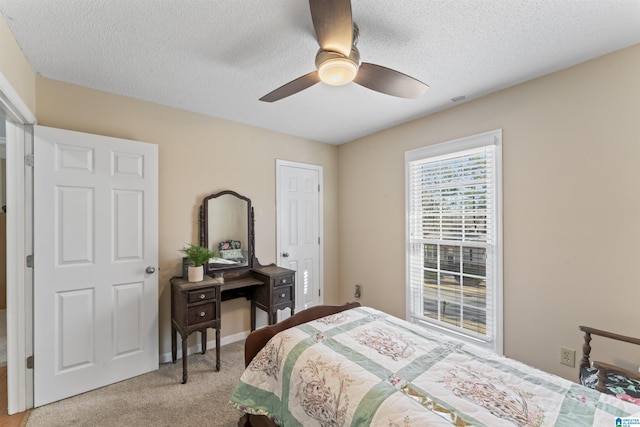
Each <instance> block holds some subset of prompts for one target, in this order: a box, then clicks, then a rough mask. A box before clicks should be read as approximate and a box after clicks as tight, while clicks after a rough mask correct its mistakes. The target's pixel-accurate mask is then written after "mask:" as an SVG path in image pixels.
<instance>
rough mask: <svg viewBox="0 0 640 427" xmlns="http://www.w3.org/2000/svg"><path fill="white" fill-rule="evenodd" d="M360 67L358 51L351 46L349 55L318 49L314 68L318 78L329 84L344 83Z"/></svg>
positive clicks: (351, 78) (347, 81)
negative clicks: (316, 70)
mask: <svg viewBox="0 0 640 427" xmlns="http://www.w3.org/2000/svg"><path fill="white" fill-rule="evenodd" d="M359 67H360V52H359V51H358V49H357V48H356V47H355V46H353V47H352V48H351V53H349V56H344V55H343V54H341V53H339V52H331V51H328V50H322V49H320V50H319V51H318V54H317V55H316V68H317V69H318V74H319V76H320V80H322V81H323V82H325V83H327V84H330V85H335V86H339V85H344V84H347V83H349V82H351V81H353V79H354V78H355V76H356V74H357V73H358V68H359Z"/></svg>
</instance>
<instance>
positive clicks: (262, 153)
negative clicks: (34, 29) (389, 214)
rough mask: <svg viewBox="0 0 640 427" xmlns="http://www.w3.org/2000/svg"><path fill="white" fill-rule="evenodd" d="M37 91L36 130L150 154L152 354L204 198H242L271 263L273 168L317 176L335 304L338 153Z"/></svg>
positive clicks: (243, 327)
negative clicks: (106, 140) (112, 140)
mask: <svg viewBox="0 0 640 427" xmlns="http://www.w3.org/2000/svg"><path fill="white" fill-rule="evenodd" d="M36 86H37V110H36V116H37V118H38V123H39V124H41V125H44V126H51V127H57V128H62V129H70V130H75V131H81V132H88V133H95V134H100V135H108V136H113V137H118V138H127V139H133V140H136V141H144V142H149V143H153V144H157V145H158V151H159V175H160V178H159V221H160V222H159V224H160V225H159V228H160V234H159V249H160V250H159V256H160V275H159V282H160V283H159V293H160V352H161V354H163V353H167V352H169V351H170V348H171V347H170V344H171V340H170V305H169V304H170V286H169V279H170V278H171V277H172V276H174V275H181V259H182V254H181V253H180V252H178V249H180V248H182V247H183V246H185V244H187V243H196V242H197V233H198V206H199V204H200V201H201V200H202V198H203V197H205V196H206V195H208V194H211V193H214V192H218V191H220V190H225V189H230V190H234V191H236V192H238V193H240V194H242V195H245V196H247V197H249V198H250V199H251V200H252V204H253V206H254V209H255V221H256V254H257V256H258V258H259V260H260V262H261V263H262V264H268V263H271V262H274V261H275V259H276V258H275V255H276V254H275V249H276V216H275V215H276V206H275V194H276V189H275V163H276V159H284V160H291V161H296V162H303V163H311V164H316V165H321V166H323V168H324V233H325V234H324V242H325V246H324V248H325V254H324V283H325V294H324V298H325V301H326V302H327V303H335V302H337V300H338V287H337V284H338V280H337V279H338V277H337V269H338V255H337V253H338V250H337V232H338V231H337V227H338V224H337V153H338V150H337V147H335V146H332V145H327V144H322V143H318V142H313V141H309V140H304V139H300V138H296V137H292V136H287V135H283V134H279V133H275V132H271V131H267V130H263V129H258V128H253V127H249V126H244V125H241V124H237V123H233V122H229V121H225V120H220V119H214V118H210V117H205V116H201V115H198V114H194V113H189V112H186V111H181V110H176V109H172V108H168V107H163V106H159V105H155V104H150V103H146V102H141V101H136V100H133V99H131V98H126V97H122V96H117V95H112V94H107V93H104V92H100V91H96V90H91V89H87V88H83V87H79V86H73V85H70V84H66V83H61V82H57V81H52V80H47V79H42V78H38V79H37V81H36ZM248 307H249V304H248V302H247V301H246V300H244V299H236V300H231V301H225V302H223V304H222V325H223V326H222V333H221V334H222V337H223V338H224V337H225V336H229V335H232V334H236V333H240V332H243V331H247V330H249V308H248ZM194 337H195V334H194ZM194 337H193V338H192V340H195V338H194Z"/></svg>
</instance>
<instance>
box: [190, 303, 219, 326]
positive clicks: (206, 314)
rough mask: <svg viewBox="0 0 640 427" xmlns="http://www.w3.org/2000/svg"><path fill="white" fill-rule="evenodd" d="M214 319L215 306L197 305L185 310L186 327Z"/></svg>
mask: <svg viewBox="0 0 640 427" xmlns="http://www.w3.org/2000/svg"><path fill="white" fill-rule="evenodd" d="M215 318H216V304H215V302H211V303H209V304H199V305H194V306H191V307H189V308H188V309H187V325H189V326H190V325H197V324H198V323H204V322H208V321H210V320H214V319H215Z"/></svg>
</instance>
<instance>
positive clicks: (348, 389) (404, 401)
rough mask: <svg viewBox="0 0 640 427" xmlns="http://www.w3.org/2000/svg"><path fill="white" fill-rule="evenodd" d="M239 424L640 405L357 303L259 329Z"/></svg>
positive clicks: (540, 417) (248, 346)
mask: <svg viewBox="0 0 640 427" xmlns="http://www.w3.org/2000/svg"><path fill="white" fill-rule="evenodd" d="M245 364H246V369H245V372H244V373H243V375H242V377H241V378H240V380H239V382H238V384H237V386H236V388H235V390H234V392H233V395H232V396H231V399H230V403H231V405H232V406H233V407H235V408H236V409H238V410H239V411H241V412H242V414H243V415H242V417H241V418H240V421H239V423H238V425H239V426H244V427H248V426H253V427H259V426H273V425H284V426H305V427H307V426H348V425H351V426H368V425H374V426H398V427H400V426H401V427H410V426H452V425H453V426H492V427H493V426H503V425H504V426H514V425H515V426H592V425H593V426H612V427H613V426H616V425H618V423H617V422H616V420H617V419H618V418H630V417H631V418H635V417H640V414H639V413H640V407H638V406H637V405H633V404H631V403H628V402H624V401H622V400H620V399H616V398H615V397H613V396H611V395H606V394H602V393H600V392H598V391H596V390H593V389H589V388H587V387H584V386H581V385H579V384H577V383H573V382H571V381H568V380H566V379H563V378H560V377H558V376H555V375H552V374H549V373H545V372H542V371H539V370H537V369H534V368H531V367H529V366H526V365H524V364H522V363H520V362H517V361H515V360H512V359H509V358H506V357H502V356H498V355H495V354H493V353H490V352H487V351H484V350H482V349H479V348H477V347H475V346H473V345H470V344H465V343H463V342H462V341H455V340H452V339H450V338H447V337H445V336H444V335H441V334H439V333H437V332H432V331H430V330H427V329H425V328H423V327H421V326H419V325H416V324H412V323H409V322H406V321H404V320H401V319H398V318H396V317H393V316H391V315H389V314H386V313H384V312H381V311H378V310H375V309H373V308H370V307H362V306H360V304H358V303H350V304H346V305H343V306H317V307H312V308H310V309H307V310H304V311H301V312H299V313H297V314H296V315H295V316H292V317H290V318H289V319H287V320H285V321H284V322H281V323H278V324H276V325H273V326H270V327H266V328H262V329H259V330H257V331H254V332H253V333H252V334H251V335H249V337H247V341H246V343H245Z"/></svg>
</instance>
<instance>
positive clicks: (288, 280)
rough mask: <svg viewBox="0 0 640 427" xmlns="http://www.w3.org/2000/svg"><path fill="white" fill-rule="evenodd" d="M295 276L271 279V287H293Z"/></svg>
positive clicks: (288, 275) (289, 275)
mask: <svg viewBox="0 0 640 427" xmlns="http://www.w3.org/2000/svg"><path fill="white" fill-rule="evenodd" d="M294 277H295V274H293V273H292V274H287V275H284V276H278V277H274V278H273V286H285V285H293V281H294Z"/></svg>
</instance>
